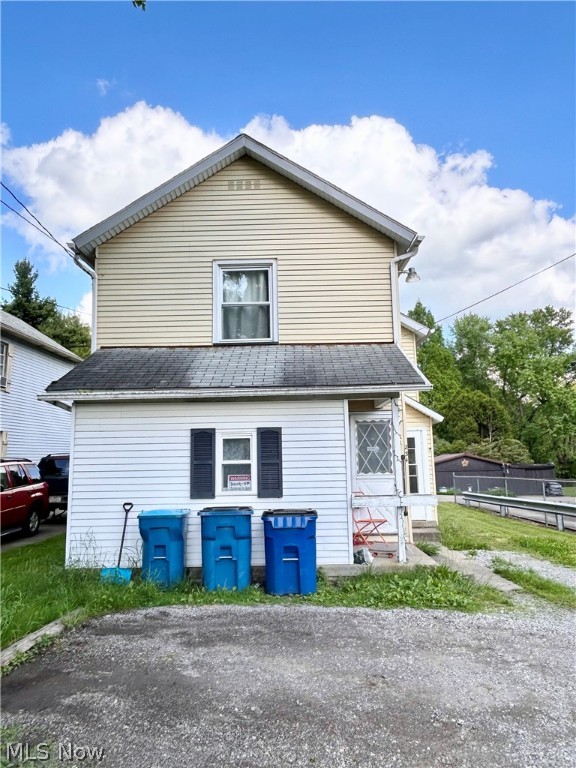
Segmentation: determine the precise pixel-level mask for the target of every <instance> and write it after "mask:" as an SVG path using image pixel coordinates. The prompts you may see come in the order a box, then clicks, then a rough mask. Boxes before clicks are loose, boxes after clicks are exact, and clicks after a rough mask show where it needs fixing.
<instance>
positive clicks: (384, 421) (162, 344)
mask: <svg viewBox="0 0 576 768" xmlns="http://www.w3.org/2000/svg"><path fill="white" fill-rule="evenodd" d="M421 239H422V238H421V237H420V236H419V235H418V234H417V233H416V232H414V231H412V230H411V229H409V228H408V227H406V226H404V225H402V224H399V223H398V222H396V221H394V220H393V219H391V218H389V217H388V216H385V215H384V214H382V213H380V212H378V211H376V210H375V209H373V208H371V207H370V206H368V205H366V204H365V203H363V202H361V201H360V200H358V199H356V198H354V197H352V196H351V195H349V194H347V193H346V192H343V191H342V190H341V189H338V188H337V187H335V186H333V185H332V184H329V183H328V182H326V181H324V180H323V179H321V178H319V177H318V176H316V175H315V174H313V173H311V172H310V171H307V170H306V169H304V168H302V167H300V166H298V165H296V164H295V163H293V162H291V161H290V160H288V159H286V158H285V157H282V156H280V155H278V154H277V153H276V152H274V151H272V150H271V149H269V148H267V147H266V146H264V145H262V144H260V143H259V142H257V141H255V140H254V139H252V138H250V137H248V136H245V135H240V136H238V137H237V138H236V139H234V140H233V141H231V142H230V143H229V144H227V145H226V146H224V147H222V148H221V149H219V150H218V151H217V152H214V153H213V154H211V155H210V156H209V157H207V158H205V159H204V160H202V161H200V162H199V163H197V164H195V165H194V166H192V167H191V168H189V169H188V170H186V171H184V172H183V173H181V174H180V175H178V176H176V177H174V178H173V179H171V180H170V181H168V182H166V183H165V184H163V185H161V186H160V187H158V188H157V189H155V190H153V191H152V192H150V193H149V194H147V195H145V196H144V197H141V198H140V199H138V200H136V201H135V202H134V203H132V204H131V205H129V206H127V207H126V208H124V209H122V210H121V211H119V212H118V213H115V214H114V215H112V216H110V217H109V218H107V219H106V220H105V221H103V222H101V223H100V224H97V225H96V226H94V227H92V228H91V229H89V230H88V231H86V232H84V233H83V234H81V235H79V236H78V237H76V238H75V240H74V242H73V244H74V248H75V252H76V254H77V258H78V259H79V260H81V261H82V262H83V263H84V266H85V267H87V268H89V269H91V270H94V311H95V318H94V338H95V349H96V351H95V352H94V353H93V354H92V355H91V357H89V358H88V360H86V361H85V362H83V363H82V364H80V365H79V366H77V367H76V368H75V369H74V370H73V371H72V372H71V373H69V374H68V375H66V376H64V377H63V378H61V379H60V380H59V381H56V382H54V383H52V384H51V385H50V386H49V387H48V389H47V393H46V394H44V395H43V396H42V398H43V399H44V400H48V401H54V400H62V399H67V400H72V401H73V403H74V406H73V435H74V438H73V448H72V462H71V471H70V497H69V520H68V537H67V538H68V545H67V559H68V562H69V563H74V562H84V563H91V564H93V565H111V564H113V563H114V558H115V554H116V553H117V551H118V545H119V541H120V535H121V527H122V503H123V502H125V501H131V502H133V503H134V505H135V507H136V509H152V508H188V509H190V510H191V514H190V515H189V519H188V532H187V549H186V552H187V554H186V558H187V565H188V566H198V565H200V562H201V549H200V547H201V542H200V526H199V518H198V517H197V516H196V514H195V513H196V511H198V510H200V509H202V508H203V507H204V506H215V505H225V506H232V505H237V506H251V507H253V508H254V511H255V515H254V518H253V520H252V530H253V565H260V564H262V563H263V562H264V548H263V532H262V523H261V522H260V520H259V517H258V513H261V512H262V511H264V510H266V509H269V508H271V507H274V508H278V507H283V508H287V509H291V508H303V507H304V508H314V509H316V510H317V512H318V516H319V517H318V526H317V552H318V563H319V565H328V564H348V563H351V562H352V561H353V537H354V532H355V518H356V517H357V516H358V511H354V510H358V509H360V514H362V509H367V508H369V509H370V514H371V515H372V514H377V515H381V516H384V517H385V519H386V521H387V522H386V525H385V528H386V531H387V533H388V534H389V536H390V539H391V540H392V541H394V542H396V546H397V547H398V554H399V558H400V559H401V560H402V559H404V557H405V550H404V539H405V538H407V539H408V540H410V537H411V535H412V532H411V523H412V519H416V520H423V521H426V520H428V521H434V520H435V503H436V502H435V496H434V495H433V493H434V477H433V459H432V452H431V444H432V443H431V431H432V423H433V422H434V420H437V419H438V418H441V417H438V415H437V414H434V413H433V412H432V411H430V410H429V409H427V408H425V407H424V406H422V405H421V404H420V403H419V402H418V393H419V392H420V391H422V390H426V389H429V388H430V384H429V382H428V381H427V380H426V379H425V378H424V376H423V375H422V373H421V372H420V371H419V370H418V369H417V367H416V362H415V360H416V357H415V353H416V343H417V341H418V339H419V338H422V337H423V335H424V334H425V332H426V329H424V328H423V327H422V326H420V325H418V324H417V323H414V321H412V320H410V319H409V318H402V317H401V314H400V309H399V298H398V279H399V275H400V274H401V273H406V271H407V265H408V263H409V262H410V259H411V258H412V257H413V256H414V255H415V254H416V252H417V250H418V246H419V244H420V242H421ZM360 494H363V496H360ZM359 499H360V500H359ZM353 507H354V509H353ZM375 511H376V512H375ZM127 541H128V552H129V553H130V552H132V555H134V553H135V552H136V550H137V546H138V541H139V536H138V527H137V523H136V520H135V519H133V520H132V521H131V524H130V526H129V529H128V533H127ZM129 558H130V555H128V560H129ZM128 560H127V562H128Z"/></svg>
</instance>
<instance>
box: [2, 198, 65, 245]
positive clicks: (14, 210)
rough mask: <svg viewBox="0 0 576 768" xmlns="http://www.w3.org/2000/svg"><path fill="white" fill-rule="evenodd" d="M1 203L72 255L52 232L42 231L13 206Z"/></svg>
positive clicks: (3, 201) (4, 202)
mask: <svg viewBox="0 0 576 768" xmlns="http://www.w3.org/2000/svg"><path fill="white" fill-rule="evenodd" d="M2 186H4V185H3V184H2ZM0 203H2V205H5V206H6V208H8V209H9V210H10V211H12V213H15V214H16V216H19V217H20V218H21V219H22V221H25V222H26V224H29V225H30V226H31V227H34V229H37V230H38V232H40V234H41V235H44V237H47V238H48V240H52V242H53V243H56V245H59V246H60V248H62V250H64V251H65V252H66V253H67V254H68V256H71V255H72V254H71V253H70V251H69V250H68V248H66V246H65V245H62V243H60V242H59V241H58V240H56V238H55V237H54V235H53V234H52V233H51V232H48V230H46V231H44V229H45V228H44V229H40V227H37V226H36V224H34V223H33V222H31V221H30V219H27V218H26V216H22V214H21V213H18V211H17V210H16V209H15V208H12V206H11V205H8V203H7V202H6V201H5V200H0ZM26 210H28V209H27V208H26ZM30 215H32V214H30ZM34 218H36V217H34ZM36 220H37V219H36ZM42 226H43V225H42Z"/></svg>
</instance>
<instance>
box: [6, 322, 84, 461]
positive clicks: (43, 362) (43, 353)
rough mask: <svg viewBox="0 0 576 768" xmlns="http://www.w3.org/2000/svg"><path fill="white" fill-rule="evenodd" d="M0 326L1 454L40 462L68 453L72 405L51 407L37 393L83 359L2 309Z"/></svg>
mask: <svg viewBox="0 0 576 768" xmlns="http://www.w3.org/2000/svg"><path fill="white" fill-rule="evenodd" d="M0 327H1V332H2V335H1V341H0V348H1V349H0V361H1V368H2V378H1V381H0V408H1V417H0V427H1V439H2V457H3V458H5V457H6V456H8V457H14V458H27V459H31V460H32V461H38V460H39V459H41V458H42V456H46V455H47V454H49V453H68V451H69V449H70V437H71V424H72V420H71V415H70V406H67V410H65V409H64V408H55V407H54V405H52V404H51V403H45V402H40V401H39V400H38V397H37V396H38V395H39V394H40V393H41V392H43V391H44V390H45V389H46V387H47V386H48V385H49V384H50V383H51V382H52V381H54V380H55V379H59V378H61V377H62V376H64V374H66V373H68V371H70V369H71V368H73V367H74V365H76V363H79V362H81V360H82V358H80V357H78V355H75V354H74V353H73V352H70V351H69V350H67V349H65V348H64V347H63V346H61V345H60V344H57V343H56V342H55V341H53V340H52V339H50V338H49V337H48V336H45V335H44V334H43V333H40V331H37V330H36V329H35V328H32V326H31V325H28V323H25V322H24V321H23V320H20V319H19V318H17V317H14V316H13V315H10V314H8V312H5V311H4V310H0ZM62 405H64V404H62Z"/></svg>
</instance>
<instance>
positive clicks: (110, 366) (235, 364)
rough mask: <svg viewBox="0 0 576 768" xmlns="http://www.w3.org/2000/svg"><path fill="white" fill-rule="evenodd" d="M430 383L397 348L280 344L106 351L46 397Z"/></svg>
mask: <svg viewBox="0 0 576 768" xmlns="http://www.w3.org/2000/svg"><path fill="white" fill-rule="evenodd" d="M425 384H426V382H425V381H424V379H423V378H422V377H421V375H419V374H418V372H417V371H416V370H415V368H414V367H413V366H412V365H411V363H410V362H409V361H408V359H407V358H406V357H405V355H404V354H403V353H402V352H401V351H400V350H399V349H398V347H397V346H396V345H395V344H311V345H297V344H276V345H242V346H229V347H226V346H222V347H149V348H143V347H118V348H114V349H100V350H98V351H97V352H95V353H94V354H93V355H91V356H90V357H89V358H88V359H87V360H85V361H84V362H82V363H80V365H77V366H76V367H75V368H74V369H73V370H71V371H70V372H69V373H67V374H66V375H65V376H63V377H62V378H61V379H59V380H58V381H56V382H53V383H52V384H50V385H49V386H48V387H47V391H48V392H74V391H75V392H77V391H80V390H81V391H83V392H90V391H102V390H115V391H122V390H124V391H126V390H170V389H175V390H186V389H191V390H197V389H201V390H210V389H218V390H222V389H227V388H231V389H250V390H254V389H262V388H265V389H274V388H278V389H285V388H296V389H298V388H302V389H303V390H305V389H310V388H316V387H322V388H324V387H330V388H334V389H338V388H340V387H342V388H344V387H346V388H349V387H355V386H358V387H374V388H383V389H398V388H403V387H408V388H410V387H414V388H418V387H423V386H425Z"/></svg>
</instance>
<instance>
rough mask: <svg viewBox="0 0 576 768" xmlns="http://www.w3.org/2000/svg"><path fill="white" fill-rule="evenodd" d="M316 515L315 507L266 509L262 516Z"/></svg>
mask: <svg viewBox="0 0 576 768" xmlns="http://www.w3.org/2000/svg"><path fill="white" fill-rule="evenodd" d="M304 515H306V516H307V517H318V512H316V510H315V509H266V510H265V511H264V512H263V514H262V517H283V516H288V517H303V516H304Z"/></svg>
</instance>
